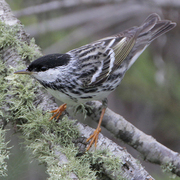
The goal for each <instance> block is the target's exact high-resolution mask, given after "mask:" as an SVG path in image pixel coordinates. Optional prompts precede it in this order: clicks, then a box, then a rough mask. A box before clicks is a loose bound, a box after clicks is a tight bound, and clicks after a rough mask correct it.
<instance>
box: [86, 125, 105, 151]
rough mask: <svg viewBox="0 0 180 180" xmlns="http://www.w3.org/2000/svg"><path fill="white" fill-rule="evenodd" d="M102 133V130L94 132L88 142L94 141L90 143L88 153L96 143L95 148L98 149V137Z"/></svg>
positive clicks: (98, 129)
mask: <svg viewBox="0 0 180 180" xmlns="http://www.w3.org/2000/svg"><path fill="white" fill-rule="evenodd" d="M100 132H101V128H97V129H96V130H95V131H94V132H93V134H92V135H91V136H90V137H89V138H88V139H87V140H86V142H88V141H89V140H90V139H92V140H91V142H90V143H89V146H88V147H87V149H86V150H87V151H88V150H89V149H90V147H91V146H92V144H93V143H94V146H95V148H96V146H97V141H98V136H99V133H100Z"/></svg>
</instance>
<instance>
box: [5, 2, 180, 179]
mask: <svg viewBox="0 0 180 180" xmlns="http://www.w3.org/2000/svg"><path fill="white" fill-rule="evenodd" d="M6 2H7V3H8V4H9V5H10V7H11V9H12V10H13V12H14V14H15V16H16V17H17V18H18V19H19V20H20V21H21V22H22V24H23V25H24V27H25V30H26V32H27V33H29V34H30V36H31V37H34V38H35V40H36V44H38V45H39V46H40V47H41V48H42V52H43V54H50V53H64V52H66V51H69V50H71V49H73V48H77V47H79V46H81V45H84V44H87V43H90V42H92V41H94V40H97V39H99V38H103V37H106V36H108V35H113V34H116V33H118V32H120V31H122V30H125V29H127V28H129V27H132V26H134V25H140V24H141V23H142V22H143V21H144V20H145V18H146V17H147V16H148V15H149V14H150V13H153V12H156V13H158V14H159V15H160V16H161V18H162V19H170V20H172V21H175V22H176V23H177V26H176V28H175V29H173V30H172V31H170V32H168V33H167V34H166V35H163V36H161V37H160V38H158V39H157V40H156V41H154V42H153V43H152V44H151V45H150V47H148V48H147V50H146V51H145V52H144V53H143V54H142V55H141V56H140V57H139V59H138V60H137V62H136V63H135V64H134V65H133V66H132V67H131V68H130V70H129V71H128V72H127V73H126V75H125V77H124V79H123V81H122V83H121V85H120V86H119V87H118V89H117V90H116V91H115V92H114V93H112V94H111V95H110V96H109V98H108V99H109V104H108V107H109V108H111V109H112V110H113V111H115V112H117V113H119V114H121V115H122V116H124V117H125V119H127V120H128V121H129V122H131V123H132V124H133V125H135V126H136V127H137V128H139V129H140V130H142V131H143V132H145V133H146V134H149V135H152V136H153V137H154V138H155V139H157V141H159V142H160V143H162V144H164V145H165V146H167V147H168V148H170V149H172V150H174V151H177V152H180V50H179V47H180V33H179V32H180V25H179V21H180V1H179V0H151V1H148V0H59V1H53V0H31V1H29V0H16V1H14V0H6ZM90 124H91V122H90ZM12 135H13V132H11V133H10V134H9V136H8V137H7V140H9V139H11V136H12ZM17 136H18V135H15V136H14V135H13V141H12V140H11V144H10V145H13V146H14V147H13V148H12V149H11V156H10V161H9V162H8V163H9V171H8V175H9V176H8V177H6V178H4V179H6V180H7V179H8V180H9V179H14V180H16V179H18V180H24V179H26V180H27V179H28V180H39V179H46V178H47V177H48V176H47V175H46V174H45V167H43V165H38V162H35V161H33V162H31V161H32V159H31V158H30V157H29V156H30V153H29V152H27V151H26V150H24V147H23V145H21V143H20V141H21V140H20V139H19V138H18V137H17ZM108 136H109V137H110V138H111V139H113V141H115V142H117V143H120V145H121V146H123V147H126V148H127V149H128V151H129V152H130V153H132V154H133V155H134V157H135V158H138V159H139V160H141V157H140V155H139V154H138V153H137V152H136V151H135V150H133V149H132V148H130V147H128V146H127V145H126V144H123V143H122V142H120V141H117V140H116V139H115V138H114V137H113V136H111V135H108ZM27 162H29V163H27ZM142 162H143V160H142ZM143 165H144V166H145V169H146V170H147V171H148V172H149V173H150V174H151V175H152V176H153V177H154V178H156V179H157V180H160V179H163V180H166V179H170V177H171V175H170V174H163V173H162V170H161V169H160V167H159V166H158V165H154V164H150V163H145V162H143ZM175 179H177V180H178V179H180V178H175Z"/></svg>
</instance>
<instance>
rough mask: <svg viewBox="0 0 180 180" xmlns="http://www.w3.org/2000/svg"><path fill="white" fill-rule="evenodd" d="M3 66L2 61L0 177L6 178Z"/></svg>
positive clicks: (6, 153)
mask: <svg viewBox="0 0 180 180" xmlns="http://www.w3.org/2000/svg"><path fill="white" fill-rule="evenodd" d="M5 71H6V70H5V66H4V63H2V61H0V74H1V76H0V82H1V83H0V89H1V93H0V107H1V108H0V176H7V174H6V173H7V162H6V160H7V159H8V158H9V151H8V149H9V148H8V147H7V145H8V142H6V141H5V134H6V131H5V130H3V129H2V128H3V121H2V119H3V118H4V117H5V113H4V111H3V110H2V109H3V108H2V107H3V106H4V100H5V95H6V92H7V89H6V88H7V86H6V82H5V81H4V77H3V74H4V73H5Z"/></svg>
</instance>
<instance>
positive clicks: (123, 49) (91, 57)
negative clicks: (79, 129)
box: [15, 13, 176, 150]
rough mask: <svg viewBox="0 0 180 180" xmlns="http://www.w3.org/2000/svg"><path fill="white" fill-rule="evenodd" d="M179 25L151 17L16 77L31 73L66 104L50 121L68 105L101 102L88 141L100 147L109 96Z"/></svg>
mask: <svg viewBox="0 0 180 180" xmlns="http://www.w3.org/2000/svg"><path fill="white" fill-rule="evenodd" d="M175 26H176V23H175V22H172V21H170V20H161V18H160V16H159V15H158V14H156V13H152V14H150V15H149V16H148V17H147V18H146V19H145V21H144V22H143V23H142V24H141V25H140V26H134V27H131V28H129V29H127V30H125V31H122V32H120V33H118V34H116V35H112V36H109V37H105V38H103V39H100V40H97V41H94V42H92V43H90V44H87V45H84V46H81V47H79V48H76V49H73V50H70V51H68V52H67V53H64V54H60V53H56V54H48V55H44V56H42V57H40V58H38V59H36V60H34V61H33V62H31V63H30V64H29V66H28V67H27V68H26V69H23V70H19V71H16V72H15V74H28V75H31V76H32V77H33V78H35V79H36V80H37V81H39V82H40V84H42V85H43V86H44V87H45V88H46V89H47V91H48V92H49V93H50V94H51V95H52V96H54V97H55V98H56V99H58V100H60V101H62V102H63V103H64V104H62V105H61V106H59V108H57V109H55V110H52V111H51V113H54V115H53V116H52V117H51V118H50V120H52V119H53V118H57V119H58V118H59V117H60V115H61V114H62V112H63V111H65V109H66V107H67V105H68V106H75V105H78V104H84V103H86V102H88V101H91V100H98V101H101V102H102V110H101V116H100V119H99V123H98V126H97V128H96V130H95V131H94V132H93V133H92V135H91V136H90V137H89V138H88V139H87V142H90V143H89V145H88V147H87V150H89V149H90V147H91V146H92V144H93V143H94V144H95V147H96V146H97V141H98V136H99V133H100V132H101V127H100V126H101V122H102V120H103V116H104V114H105V111H106V108H107V97H108V95H109V94H110V93H111V92H112V91H114V90H115V89H116V88H117V87H118V85H119V84H120V82H121V80H122V79H123V77H124V75H125V72H126V71H127V70H128V69H129V68H130V67H131V66H132V64H133V63H134V62H135V61H136V60H137V58H138V57H139V56H140V54H141V53H142V52H143V51H144V50H145V49H146V48H147V47H148V46H149V44H150V43H151V42H152V41H154V40H155V39H156V38H158V37H159V36H161V35H163V34H165V33H166V32H168V31H170V30H171V29H173V28H174V27H175Z"/></svg>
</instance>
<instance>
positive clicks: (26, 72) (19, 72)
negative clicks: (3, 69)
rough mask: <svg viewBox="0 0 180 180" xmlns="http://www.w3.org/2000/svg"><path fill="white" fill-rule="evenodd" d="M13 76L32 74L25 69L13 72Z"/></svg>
mask: <svg viewBox="0 0 180 180" xmlns="http://www.w3.org/2000/svg"><path fill="white" fill-rule="evenodd" d="M14 74H28V75H31V74H33V72H30V71H28V70H27V69H22V70H20V71H16V72H14Z"/></svg>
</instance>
